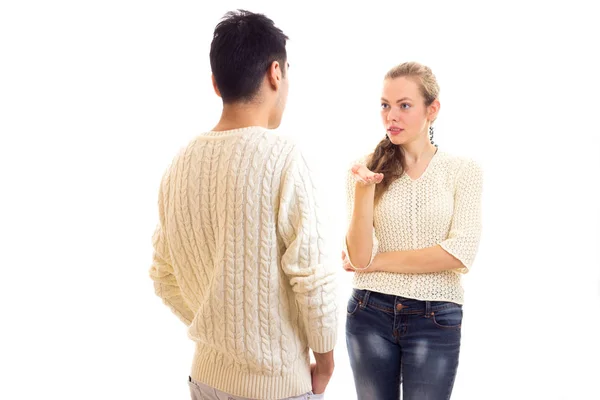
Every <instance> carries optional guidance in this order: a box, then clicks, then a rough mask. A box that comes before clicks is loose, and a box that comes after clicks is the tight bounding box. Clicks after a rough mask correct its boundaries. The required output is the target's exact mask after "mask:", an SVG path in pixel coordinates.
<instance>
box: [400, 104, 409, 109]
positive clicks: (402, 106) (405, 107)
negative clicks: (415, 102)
mask: <svg viewBox="0 0 600 400" xmlns="http://www.w3.org/2000/svg"><path fill="white" fill-rule="evenodd" d="M400 108H402V109H404V110H408V109H409V108H410V104H408V103H402V104H400Z"/></svg>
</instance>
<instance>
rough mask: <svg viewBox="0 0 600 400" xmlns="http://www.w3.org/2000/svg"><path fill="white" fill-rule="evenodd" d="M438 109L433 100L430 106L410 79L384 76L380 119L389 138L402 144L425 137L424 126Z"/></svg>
mask: <svg viewBox="0 0 600 400" xmlns="http://www.w3.org/2000/svg"><path fill="white" fill-rule="evenodd" d="M438 109H439V102H438V101H437V100H436V101H434V102H433V104H432V105H430V106H429V107H427V106H425V99H424V98H423V96H422V95H421V91H420V90H419V85H418V84H417V83H416V82H415V81H414V80H413V79H411V78H407V77H399V78H394V79H386V80H385V81H384V83H383V94H382V96H381V120H382V122H383V126H384V127H385V129H386V133H387V135H388V137H389V138H390V141H391V142H392V143H394V144H396V145H403V144H407V143H410V142H413V141H415V140H422V139H425V140H428V136H427V129H428V127H429V124H430V121H432V120H433V119H435V116H436V114H437V111H438Z"/></svg>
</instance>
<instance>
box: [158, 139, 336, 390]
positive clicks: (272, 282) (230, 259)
mask: <svg viewBox="0 0 600 400" xmlns="http://www.w3.org/2000/svg"><path fill="white" fill-rule="evenodd" d="M159 217H160V222H159V224H158V227H157V229H156V232H155V234H154V249H155V251H154V261H153V265H152V267H151V269H150V276H151V278H152V279H153V280H154V282H155V283H154V285H155V291H156V294H157V295H158V296H160V297H161V298H162V299H163V301H164V303H165V304H166V305H168V306H169V307H170V308H171V310H172V311H173V312H174V313H175V314H176V315H177V316H178V317H179V318H180V319H181V320H182V321H183V322H184V323H185V324H186V325H188V326H189V328H188V335H189V337H190V338H191V339H192V340H194V341H195V342H196V353H195V357H194V361H193V365H192V371H191V376H192V378H194V379H196V380H197V381H199V382H202V383H205V384H207V385H209V386H212V387H215V388H217V389H219V390H221V391H223V392H227V393H230V394H232V395H236V396H241V397H248V398H260V399H281V398H286V397H292V396H297V395H300V394H302V393H306V392H308V391H310V390H311V388H312V384H311V376H310V366H309V360H310V359H309V353H308V351H309V348H311V349H312V350H314V351H316V352H319V353H324V352H328V351H330V350H332V349H333V347H334V345H335V342H336V332H337V317H336V315H337V310H336V293H335V282H334V277H335V273H336V269H337V268H336V266H335V265H334V264H330V263H328V262H327V258H326V254H325V243H324V238H323V237H322V236H323V235H322V232H323V229H322V227H321V226H320V224H321V222H322V221H323V218H322V216H321V210H320V209H319V203H318V202H317V195H316V190H315V188H314V185H313V181H312V179H311V172H310V170H309V168H308V166H307V164H306V162H305V160H304V158H303V156H302V153H301V151H300V150H299V149H298V148H297V146H296V145H295V144H294V143H293V141H292V140H290V139H289V138H286V137H284V136H281V135H278V134H276V133H274V132H273V131H270V130H266V129H263V128H259V127H249V128H243V129H237V130H232V131H225V132H208V133H206V134H203V135H201V136H199V137H197V138H195V140H193V141H192V142H191V143H190V144H189V145H188V146H187V147H186V148H184V149H183V150H182V151H181V152H180V154H178V155H177V156H176V157H175V159H174V161H173V163H172V164H171V166H170V167H169V168H168V170H167V171H166V173H165V175H164V177H163V179H162V183H161V186H160V195H159Z"/></svg>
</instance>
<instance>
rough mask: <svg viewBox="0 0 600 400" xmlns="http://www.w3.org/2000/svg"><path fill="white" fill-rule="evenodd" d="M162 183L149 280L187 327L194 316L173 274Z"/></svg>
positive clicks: (164, 301)
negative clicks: (166, 230)
mask: <svg viewBox="0 0 600 400" xmlns="http://www.w3.org/2000/svg"><path fill="white" fill-rule="evenodd" d="M165 176H168V175H165ZM164 182H165V179H164V178H163V184H161V189H160V194H159V201H158V208H159V223H158V225H157V227H156V230H155V231H154V235H153V237H152V243H153V247H154V254H153V257H152V266H151V267H150V278H151V279H152V280H153V281H154V292H155V293H156V295H157V296H158V297H160V298H161V299H162V301H163V303H164V304H165V305H167V306H168V307H169V308H170V309H171V311H172V312H173V313H174V314H175V315H177V317H179V319H180V320H181V321H183V323H185V324H186V325H187V326H189V325H190V324H191V322H192V320H193V319H194V314H193V312H192V310H190V308H189V307H188V305H187V303H186V302H185V299H184V298H183V296H182V295H181V289H180V288H179V284H178V282H177V278H176V276H175V274H174V272H173V266H172V261H171V257H170V250H169V243H168V240H167V235H166V232H165V214H164V212H165V211H164V192H163V188H164Z"/></svg>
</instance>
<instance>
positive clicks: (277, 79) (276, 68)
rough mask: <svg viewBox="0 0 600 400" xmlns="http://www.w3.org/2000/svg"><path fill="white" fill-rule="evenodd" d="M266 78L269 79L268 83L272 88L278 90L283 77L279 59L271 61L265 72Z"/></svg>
mask: <svg viewBox="0 0 600 400" xmlns="http://www.w3.org/2000/svg"><path fill="white" fill-rule="evenodd" d="M267 78H268V79H269V84H270V85H271V88H272V89H273V90H278V89H279V85H281V80H282V78H283V71H282V70H281V65H280V64H279V61H273V62H272V63H271V66H270V67H269V71H268V72H267Z"/></svg>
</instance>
